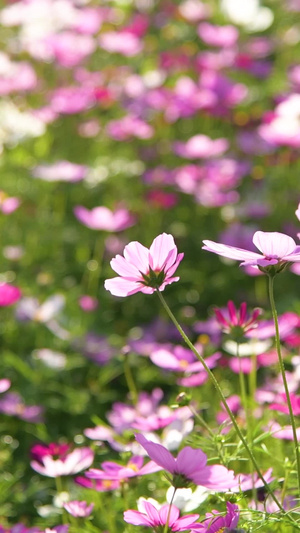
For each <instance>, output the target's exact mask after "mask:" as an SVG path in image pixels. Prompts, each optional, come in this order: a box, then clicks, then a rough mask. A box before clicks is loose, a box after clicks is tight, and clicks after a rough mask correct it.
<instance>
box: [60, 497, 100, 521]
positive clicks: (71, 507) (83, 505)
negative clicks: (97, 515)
mask: <svg viewBox="0 0 300 533" xmlns="http://www.w3.org/2000/svg"><path fill="white" fill-rule="evenodd" d="M64 508H65V509H66V511H68V513H69V514H71V515H72V516H75V517H80V518H85V517H87V516H89V515H90V514H91V513H92V511H93V509H94V504H93V503H91V504H90V505H88V504H87V502H84V501H82V502H80V501H77V500H74V501H71V502H67V503H65V504H64Z"/></svg>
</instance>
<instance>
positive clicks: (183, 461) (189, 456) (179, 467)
mask: <svg viewBox="0 0 300 533" xmlns="http://www.w3.org/2000/svg"><path fill="white" fill-rule="evenodd" d="M206 462H207V457H206V454H205V453H204V452H203V451H202V450H195V449H194V448H191V447H190V446H185V448H183V449H182V450H181V451H180V452H179V454H178V456H177V461H176V472H178V473H180V474H184V475H185V476H186V477H189V476H190V475H191V474H193V473H195V472H197V474H198V473H199V472H200V471H201V470H202V468H205V465H206ZM190 479H191V478H190Z"/></svg>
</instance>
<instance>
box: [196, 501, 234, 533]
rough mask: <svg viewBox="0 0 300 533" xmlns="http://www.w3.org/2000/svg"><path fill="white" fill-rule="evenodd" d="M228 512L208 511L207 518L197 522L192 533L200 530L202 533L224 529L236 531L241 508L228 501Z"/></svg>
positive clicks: (219, 531)
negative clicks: (200, 522)
mask: <svg viewBox="0 0 300 533" xmlns="http://www.w3.org/2000/svg"><path fill="white" fill-rule="evenodd" d="M226 507H227V513H226V515H225V516H224V514H221V513H219V512H218V511H213V512H212V513H207V515H206V520H204V522H202V524H197V527H196V528H192V531H191V533H195V532H196V531H200V532H201V533H221V532H222V531H226V532H228V533H229V531H236V529H235V528H236V526H237V524H238V521H239V517H240V513H239V508H238V506H237V505H236V504H235V503H230V502H227V503H226Z"/></svg>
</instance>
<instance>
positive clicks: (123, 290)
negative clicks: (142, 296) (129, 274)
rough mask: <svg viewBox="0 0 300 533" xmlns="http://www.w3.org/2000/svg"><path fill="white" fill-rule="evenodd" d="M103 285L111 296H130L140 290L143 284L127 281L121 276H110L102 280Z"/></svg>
mask: <svg viewBox="0 0 300 533" xmlns="http://www.w3.org/2000/svg"><path fill="white" fill-rule="evenodd" d="M104 287H105V289H106V290H107V291H110V293H111V294H113V296H130V295H131V294H135V293H136V292H139V291H141V290H142V288H143V285H142V284H141V283H139V282H135V281H129V280H127V279H123V278H111V279H107V280H106V281H105V282H104Z"/></svg>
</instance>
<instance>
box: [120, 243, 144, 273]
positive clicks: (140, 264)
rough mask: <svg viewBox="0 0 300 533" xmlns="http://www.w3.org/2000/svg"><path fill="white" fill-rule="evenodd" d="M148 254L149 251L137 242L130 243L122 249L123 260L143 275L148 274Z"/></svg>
mask: <svg viewBox="0 0 300 533" xmlns="http://www.w3.org/2000/svg"><path fill="white" fill-rule="evenodd" d="M148 254H149V250H148V249H147V248H146V247H145V246H143V245H142V244H140V243H139V242H137V241H133V242H130V243H129V244H127V246H125V248H124V257H125V259H126V260H127V261H129V263H132V264H133V265H135V266H136V268H137V269H138V270H139V271H140V272H143V274H148V271H149V261H148Z"/></svg>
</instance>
